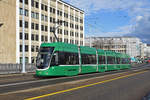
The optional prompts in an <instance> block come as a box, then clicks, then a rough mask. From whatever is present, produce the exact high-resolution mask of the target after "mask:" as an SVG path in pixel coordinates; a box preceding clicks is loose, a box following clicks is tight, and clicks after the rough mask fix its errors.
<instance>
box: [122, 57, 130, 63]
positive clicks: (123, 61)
mask: <svg viewBox="0 0 150 100" xmlns="http://www.w3.org/2000/svg"><path fill="white" fill-rule="evenodd" d="M129 63H130V62H129V59H128V58H122V64H129Z"/></svg>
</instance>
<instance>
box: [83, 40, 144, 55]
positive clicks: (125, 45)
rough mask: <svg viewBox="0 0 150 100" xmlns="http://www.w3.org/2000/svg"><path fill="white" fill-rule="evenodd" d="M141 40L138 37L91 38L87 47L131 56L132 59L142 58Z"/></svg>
mask: <svg viewBox="0 0 150 100" xmlns="http://www.w3.org/2000/svg"><path fill="white" fill-rule="evenodd" d="M141 43H142V42H141V40H140V39H139V38H136V37H89V38H85V45H86V46H90V45H91V46H92V47H96V48H99V49H104V50H111V51H115V52H120V53H126V54H129V55H130V56H131V57H138V56H141V52H143V51H142V49H141Z"/></svg>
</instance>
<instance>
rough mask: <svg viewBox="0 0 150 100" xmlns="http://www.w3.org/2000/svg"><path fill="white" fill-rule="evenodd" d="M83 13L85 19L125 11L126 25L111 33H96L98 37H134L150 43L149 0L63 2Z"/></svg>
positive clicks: (68, 0) (78, 0)
mask: <svg viewBox="0 0 150 100" xmlns="http://www.w3.org/2000/svg"><path fill="white" fill-rule="evenodd" d="M65 1H67V2H68V3H70V4H72V5H74V6H77V7H79V8H81V9H83V10H84V11H85V15H86V17H88V16H92V15H93V13H95V12H98V11H112V12H113V11H126V12H127V13H128V16H130V17H131V19H130V22H129V24H128V25H125V26H119V27H118V28H117V29H114V30H116V31H113V32H106V33H105V32H97V33H95V34H97V35H98V36H136V37H139V38H141V39H142V41H143V42H146V43H150V1H149V0H65Z"/></svg>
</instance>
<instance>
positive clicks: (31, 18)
mask: <svg viewBox="0 0 150 100" xmlns="http://www.w3.org/2000/svg"><path fill="white" fill-rule="evenodd" d="M22 6H23V1H22V0H0V8H1V9H0V24H1V26H0V63H20V62H21V60H22V35H23V34H22V29H23V28H22V26H23V23H22V22H23V21H22V15H23V8H22ZM24 7H25V10H24V16H25V18H24V19H25V23H24V26H25V28H24V29H25V57H26V62H28V63H34V62H35V58H36V55H37V52H38V48H39V46H40V44H41V43H42V42H55V41H56V39H55V37H54V34H53V30H54V27H57V26H58V25H59V26H61V27H59V29H57V30H56V35H57V37H58V39H59V41H60V42H66V43H71V44H77V45H84V11H82V10H80V9H78V8H76V7H74V6H72V5H70V4H68V3H66V2H64V1H61V0H25V5H24ZM61 21H63V22H64V23H60V22H61ZM56 23H57V25H56Z"/></svg>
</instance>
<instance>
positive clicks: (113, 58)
mask: <svg viewBox="0 0 150 100" xmlns="http://www.w3.org/2000/svg"><path fill="white" fill-rule="evenodd" d="M36 67H37V69H36V75H37V76H73V75H78V74H85V73H92V72H105V71H111V70H120V69H127V68H130V67H131V65H130V57H129V56H128V55H126V54H121V53H116V52H112V51H104V50H101V49H96V48H90V47H85V46H77V45H74V44H67V43H61V42H56V43H42V44H41V46H40V50H39V53H38V56H37V62H36Z"/></svg>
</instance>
